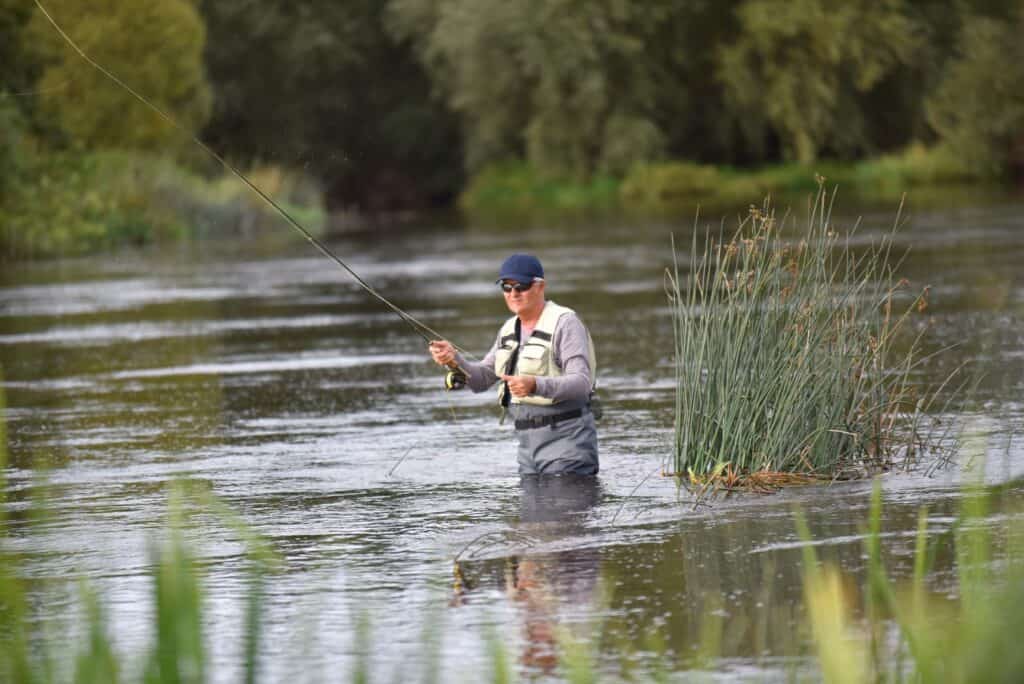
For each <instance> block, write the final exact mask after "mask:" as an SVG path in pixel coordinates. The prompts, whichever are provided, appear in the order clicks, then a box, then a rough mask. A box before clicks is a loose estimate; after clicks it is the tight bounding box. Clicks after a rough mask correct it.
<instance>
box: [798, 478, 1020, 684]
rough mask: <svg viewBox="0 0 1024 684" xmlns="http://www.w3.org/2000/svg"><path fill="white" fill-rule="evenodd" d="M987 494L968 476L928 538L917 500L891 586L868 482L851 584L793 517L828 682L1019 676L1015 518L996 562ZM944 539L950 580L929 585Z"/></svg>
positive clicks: (876, 499) (876, 498)
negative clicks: (944, 524) (912, 531)
mask: <svg viewBox="0 0 1024 684" xmlns="http://www.w3.org/2000/svg"><path fill="white" fill-rule="evenodd" d="M991 499H992V493H991V492H989V491H986V490H985V489H984V488H983V487H982V486H981V485H980V484H977V483H975V484H969V485H968V486H967V487H966V488H965V491H964V496H963V503H962V505H961V510H960V514H959V516H958V517H957V519H956V521H955V523H954V525H953V527H952V529H951V530H950V531H949V532H948V533H946V534H943V535H939V536H937V537H934V538H929V535H928V512H927V509H926V508H922V509H921V510H920V513H919V517H918V520H919V523H918V530H917V536H916V543H915V547H914V564H913V573H912V576H911V579H910V580H909V581H908V582H904V583H903V584H902V585H897V584H896V583H895V582H894V581H893V580H892V579H890V577H891V575H892V573H891V572H890V571H888V570H887V569H886V567H885V564H884V562H883V559H882V545H881V537H882V529H881V519H882V497H881V487H880V486H879V485H878V483H876V485H875V488H874V493H873V495H872V498H871V508H870V514H869V519H868V526H867V529H866V530H865V532H866V534H865V537H864V551H865V555H866V557H867V576H866V581H865V586H864V587H863V588H862V589H861V590H860V591H859V592H858V591H857V590H856V589H855V588H852V587H851V585H850V583H848V582H842V581H840V575H839V573H838V571H837V570H836V569H835V568H832V567H827V566H825V567H822V566H819V563H818V560H817V558H816V554H815V552H814V546H813V543H812V536H811V533H810V532H809V531H808V528H807V524H806V522H805V521H804V520H803V518H802V516H798V522H797V526H798V529H799V532H800V536H801V537H802V538H803V540H804V542H805V546H804V551H803V556H804V558H803V572H804V601H805V603H806V605H807V608H808V611H807V612H808V619H809V623H810V625H809V626H810V628H811V633H812V635H813V638H814V641H815V644H816V646H817V652H818V659H819V664H820V667H821V672H822V675H823V678H824V680H825V681H826V682H832V683H835V682H851V683H853V682H865V681H889V682H902V681H916V682H1010V681H1019V680H1020V678H1021V675H1022V673H1024V653H1022V652H1021V650H1020V648H1019V647H1018V646H1017V643H1016V641H1017V635H1018V634H1020V630H1021V629H1022V628H1024V611H1022V610H1021V609H1022V608H1024V553H1022V552H1024V546H1022V544H1021V542H1022V541H1024V537H1022V535H1021V533H1022V528H1021V526H1020V524H1019V522H1018V523H1016V524H1011V525H1009V526H1008V527H1007V538H1006V539H1004V540H1001V541H1002V542H1003V543H1004V544H1005V546H1004V547H1003V548H1004V554H1003V557H1002V558H1000V562H999V564H998V566H997V565H996V563H995V559H994V555H993V551H992V549H993V541H994V540H993V535H992V533H991V532H990V530H989V527H988V526H989V520H988V508H989V505H990V502H991ZM949 543H951V544H952V546H953V551H954V553H955V558H956V569H957V576H956V583H955V586H954V587H952V588H951V589H946V590H945V591H942V592H941V593H940V592H937V591H929V588H928V586H927V585H926V578H927V576H928V570H929V568H930V566H931V562H932V560H933V559H934V557H935V555H936V549H937V548H938V547H940V546H941V545H944V544H949ZM997 567H998V568H999V572H996V568H997ZM951 594H952V595H955V596H956V598H955V599H951V598H950V596H951Z"/></svg>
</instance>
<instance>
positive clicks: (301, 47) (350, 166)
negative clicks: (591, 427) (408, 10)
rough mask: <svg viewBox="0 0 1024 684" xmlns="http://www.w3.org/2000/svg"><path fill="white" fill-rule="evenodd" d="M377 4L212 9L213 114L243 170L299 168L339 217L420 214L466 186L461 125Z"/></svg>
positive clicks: (219, 141)
mask: <svg viewBox="0 0 1024 684" xmlns="http://www.w3.org/2000/svg"><path fill="white" fill-rule="evenodd" d="M383 6H384V3H382V2H379V1H378V0H344V1H342V2H339V1H337V0H298V1H295V0H267V1H265V2H260V3H259V4H258V5H257V4H255V3H253V2H251V0H207V1H204V2H203V3H202V4H201V8H202V12H203V15H204V16H205V17H206V20H207V23H208V26H209V30H210V35H211V41H210V43H209V46H208V48H207V52H206V57H207V63H208V65H209V70H210V78H211V80H212V82H213V84H214V89H215V102H214V115H213V119H212V120H211V122H210V125H209V127H208V128H207V129H206V131H205V133H204V135H205V136H206V137H207V138H208V139H209V140H210V142H211V143H213V144H214V145H215V146H216V147H218V148H219V149H221V150H224V151H225V152H227V153H229V154H231V155H232V157H234V158H237V159H242V160H261V161H276V162H279V163H284V164H288V165H301V166H303V167H305V168H306V169H308V170H309V171H311V172H312V173H314V174H315V175H316V176H317V177H318V178H320V179H321V181H322V182H323V184H324V187H325V190H326V198H327V204H328V207H329V208H330V209H339V208H352V207H355V208H358V209H363V210H370V211H374V210H386V209H402V208H409V207H421V206H424V205H428V204H435V203H439V202H443V201H445V200H447V199H449V198H450V197H451V196H453V195H454V194H455V192H456V191H457V189H458V187H459V185H460V184H461V181H462V174H461V166H460V163H459V159H460V156H461V142H460V137H459V130H458V127H457V125H456V121H455V119H454V117H453V116H452V115H451V113H450V112H449V111H448V110H447V109H446V108H445V106H444V104H443V102H441V101H440V100H438V99H437V98H435V97H433V95H432V85H431V82H430V80H429V78H428V77H427V75H426V73H425V72H424V70H423V68H422V67H421V66H420V64H419V63H418V62H417V61H416V60H415V59H414V57H413V54H412V50H411V48H410V46H409V45H408V44H405V43H403V42H401V41H400V40H396V38H395V37H394V36H392V35H391V34H390V33H389V32H388V31H387V30H386V27H385V24H384V11H383Z"/></svg>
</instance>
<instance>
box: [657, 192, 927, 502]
mask: <svg viewBox="0 0 1024 684" xmlns="http://www.w3.org/2000/svg"><path fill="white" fill-rule="evenodd" d="M809 213H810V215H809V218H808V222H807V227H806V230H805V231H803V232H802V233H800V234H799V235H798V236H797V237H796V239H789V240H787V239H785V238H784V237H783V235H782V234H781V231H780V226H779V224H778V223H777V221H776V218H775V215H774V212H773V210H772V209H771V207H770V205H769V204H768V203H766V204H765V205H764V206H763V207H761V208H756V207H751V209H750V213H749V216H748V217H747V218H746V219H745V220H743V221H742V222H741V224H740V226H739V228H738V230H737V231H736V232H735V233H734V234H733V235H732V237H731V238H724V237H723V236H722V235H721V234H719V236H717V237H712V238H711V239H710V240H708V241H707V244H706V246H705V247H704V248H703V250H701V249H699V247H698V245H699V243H698V235H697V233H696V232H695V234H694V238H693V244H692V248H691V258H690V264H689V268H688V271H687V272H686V273H685V279H684V276H683V275H681V269H680V264H679V262H678V257H676V258H675V261H674V264H673V267H672V268H671V269H670V270H668V272H667V274H666V292H667V294H668V298H669V301H670V304H671V313H672V326H673V330H674V333H675V350H674V351H675V354H674V357H675V376H676V377H675V385H676V403H675V434H674V444H673V453H672V471H673V472H674V473H675V474H676V475H679V476H685V477H687V478H688V479H689V481H690V482H692V483H694V484H697V485H700V486H704V485H707V484H708V483H715V484H720V485H722V486H725V487H728V488H731V487H735V486H739V485H742V484H747V485H750V486H754V487H757V488H772V487H774V486H777V485H779V484H785V483H787V482H790V481H806V480H807V479H808V478H811V479H815V478H839V477H854V476H864V475H866V474H870V473H873V472H878V471H881V470H885V469H888V468H891V467H892V466H894V465H896V464H897V463H900V464H905V465H909V464H912V463H914V462H915V460H916V459H917V457H918V456H919V455H920V450H921V447H922V442H923V436H922V430H921V425H922V416H923V415H924V412H925V411H926V410H927V409H928V407H929V405H930V402H931V400H932V396H934V395H926V394H924V393H923V392H922V391H921V390H920V389H919V388H918V387H916V386H915V385H913V384H912V383H911V381H910V375H911V372H912V371H913V370H914V368H915V366H916V365H917V364H918V363H920V362H921V360H922V355H921V354H920V353H919V345H918V342H919V337H918V338H912V339H910V340H909V343H908V339H907V335H906V334H904V328H907V327H909V326H907V325H905V324H906V321H907V320H908V318H909V317H910V316H911V314H912V313H913V312H915V311H918V310H922V311H923V310H924V309H925V308H926V306H927V294H928V290H927V288H924V289H923V290H922V291H920V292H918V293H917V294H911V293H908V292H907V289H908V283H907V282H906V281H903V280H901V281H897V280H896V278H895V274H894V266H895V265H894V263H893V259H892V258H891V257H892V254H891V252H892V234H891V233H890V234H888V235H887V236H885V237H884V238H882V239H880V240H878V241H877V242H875V243H873V244H869V245H867V246H864V247H861V248H857V249H855V248H854V245H853V243H852V242H851V240H850V237H851V234H847V235H845V236H841V235H840V234H839V233H838V232H837V231H836V228H835V227H834V226H833V224H832V218H831V199H830V197H829V196H828V193H826V191H825V190H824V188H823V187H820V188H819V191H818V194H817V196H816V198H815V200H814V201H813V203H812V204H811V205H810V210H809ZM673 250H675V247H674V245H673ZM901 335H902V337H901Z"/></svg>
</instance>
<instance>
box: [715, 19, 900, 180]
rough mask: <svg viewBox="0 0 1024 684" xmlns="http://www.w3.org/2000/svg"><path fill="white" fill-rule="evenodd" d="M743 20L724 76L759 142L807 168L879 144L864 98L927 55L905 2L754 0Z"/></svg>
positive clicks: (724, 53) (723, 57)
mask: <svg viewBox="0 0 1024 684" xmlns="http://www.w3.org/2000/svg"><path fill="white" fill-rule="evenodd" d="M737 16H738V19H739V24H740V28H739V32H738V34H737V36H736V39H735V42H733V43H731V44H728V45H723V46H722V47H721V48H720V49H719V52H718V76H719V79H720V80H721V82H722V84H723V86H724V89H725V93H726V98H727V102H728V104H729V107H730V109H732V110H733V111H734V112H736V113H738V114H739V115H740V116H741V119H742V121H743V122H744V126H745V128H746V132H747V134H748V135H749V136H750V137H752V138H758V137H765V136H774V137H776V138H778V140H779V141H780V143H781V147H782V152H783V156H784V157H786V158H788V159H792V160H795V161H799V162H804V163H807V162H812V161H814V160H815V159H816V158H818V156H819V155H820V154H821V153H822V152H823V151H825V150H827V151H831V152H840V153H843V152H847V153H848V152H849V151H851V150H857V148H863V147H864V146H865V145H868V144H869V143H870V140H869V138H868V135H867V130H866V128H867V127H866V124H865V115H866V112H865V111H864V108H863V106H862V104H861V103H862V101H863V99H864V96H865V95H866V94H867V93H868V92H869V91H870V90H871V89H872V88H873V87H875V86H876V85H877V84H879V83H880V82H881V81H882V79H884V78H885V77H886V76H887V75H889V74H890V73H892V72H893V71H894V70H896V69H897V68H898V67H899V66H900V65H903V64H906V63H908V62H910V61H911V60H912V59H913V57H914V55H915V54H916V51H917V33H916V31H915V28H916V27H915V25H914V22H913V21H912V20H911V18H910V16H909V15H908V7H907V3H906V2H905V1H904V0H746V2H744V3H743V5H742V6H741V7H740V8H739V9H738V10H737Z"/></svg>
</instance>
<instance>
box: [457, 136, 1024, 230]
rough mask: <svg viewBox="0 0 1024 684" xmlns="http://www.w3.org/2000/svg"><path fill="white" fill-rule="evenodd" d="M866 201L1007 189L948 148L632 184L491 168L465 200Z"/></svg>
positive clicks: (517, 203)
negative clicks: (828, 190) (833, 191)
mask: <svg viewBox="0 0 1024 684" xmlns="http://www.w3.org/2000/svg"><path fill="white" fill-rule="evenodd" d="M822 177H823V178H825V179H826V181H827V183H828V185H829V186H836V187H839V188H841V190H842V193H843V196H844V197H857V198H858V199H860V200H862V201H865V200H867V201H870V200H877V201H892V200H897V199H898V198H899V197H900V196H901V195H902V194H903V193H905V192H915V193H921V194H933V191H939V192H944V191H945V189H947V188H950V187H959V188H963V187H965V186H967V187H977V188H986V187H987V188H991V187H997V186H1000V185H1002V184H1003V183H1004V182H1005V181H1004V179H1001V178H1000V177H998V176H995V175H986V174H983V173H980V172H977V171H974V170H971V169H969V168H967V167H966V166H965V165H964V164H963V163H962V162H961V161H960V160H959V159H958V158H957V157H956V156H955V155H954V154H953V153H952V152H950V151H949V150H947V149H945V148H940V147H934V148H928V147H925V146H923V145H912V146H910V147H909V148H907V149H906V150H904V151H902V152H900V153H896V154H889V155H884V156H881V157H878V158H874V159H868V160H864V161H860V162H853V163H844V162H829V161H823V162H821V163H817V164H814V165H813V166H803V165H799V164H778V165H773V166H768V167H763V168H757V169H738V168H734V167H728V166H712V165H703V164H696V163H693V162H687V161H665V162H658V163H650V164H642V165H638V166H635V167H634V168H633V169H632V170H631V171H630V172H629V173H628V174H626V176H624V177H622V178H617V177H614V176H609V175H597V176H594V177H592V178H590V179H587V180H574V179H568V178H561V177H557V176H552V175H549V174H543V173H541V172H538V171H536V170H535V169H532V168H531V167H529V166H528V165H526V164H524V163H509V164H505V165H501V166H493V167H489V168H487V169H485V170H483V171H481V172H480V173H479V174H477V175H476V176H474V177H473V178H472V179H471V180H470V182H469V184H468V185H467V187H466V190H465V191H464V192H463V193H462V195H461V197H460V199H459V205H460V207H461V208H462V209H463V210H464V211H465V212H467V213H468V214H470V215H486V214H493V213H520V212H534V211H536V212H563V211H568V212H576V211H584V212H589V211H607V210H617V211H626V212H637V213H675V212H692V211H693V209H694V207H697V206H700V207H704V208H710V209H721V208H730V207H733V206H739V207H744V206H747V205H749V204H751V203H760V201H761V200H763V199H764V197H765V196H767V195H772V196H781V197H787V196H793V195H806V194H808V193H809V194H813V193H814V192H816V190H817V188H818V185H819V179H820V178H822Z"/></svg>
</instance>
